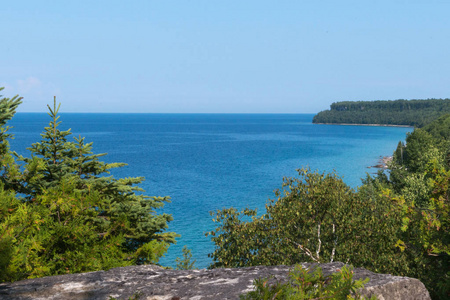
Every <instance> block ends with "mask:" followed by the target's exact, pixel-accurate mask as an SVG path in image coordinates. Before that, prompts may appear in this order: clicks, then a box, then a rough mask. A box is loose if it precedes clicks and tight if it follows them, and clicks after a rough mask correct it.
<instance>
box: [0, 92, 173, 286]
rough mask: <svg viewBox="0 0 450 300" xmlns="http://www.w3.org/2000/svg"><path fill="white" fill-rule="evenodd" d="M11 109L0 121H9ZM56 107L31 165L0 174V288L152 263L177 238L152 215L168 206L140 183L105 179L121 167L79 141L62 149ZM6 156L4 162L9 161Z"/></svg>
mask: <svg viewBox="0 0 450 300" xmlns="http://www.w3.org/2000/svg"><path fill="white" fill-rule="evenodd" d="M7 101H9V100H8V99H2V100H1V102H0V107H2V106H1V105H3V106H5V107H8V106H7V105H6V104H9V102H7ZM5 103H6V104H5ZM15 103H16V105H15V106H12V105H10V106H9V107H11V108H10V109H9V110H6V113H5V114H4V115H2V114H1V112H0V118H1V117H4V119H5V120H7V119H8V118H9V119H10V118H11V117H12V115H13V114H14V109H15V107H17V105H18V104H19V103H17V102H14V103H13V104H15ZM59 107H60V106H59V105H58V106H57V105H56V99H54V103H53V107H50V106H49V107H48V108H49V116H50V118H51V120H50V123H49V125H48V126H47V127H45V129H44V132H43V133H42V134H41V136H42V140H41V141H40V142H38V143H34V144H32V145H31V147H30V148H29V150H30V152H31V157H30V158H25V157H19V161H20V162H22V166H21V167H22V169H20V168H19V167H17V165H15V167H13V168H11V167H9V168H3V169H2V170H3V172H2V179H3V183H0V201H1V203H0V205H1V207H2V209H0V250H2V255H0V273H1V274H2V276H0V280H18V279H23V278H32V277H40V276H48V275H56V274H64V273H74V272H85V271H94V270H100V269H108V268H111V267H118V266H126V265H131V264H147V263H157V262H158V260H159V258H160V257H161V256H162V255H163V254H164V253H165V251H166V250H167V247H168V246H169V244H171V243H174V242H175V237H176V236H177V235H176V234H175V233H171V232H164V231H165V230H166V229H167V227H168V225H167V224H168V222H170V221H171V220H172V216H170V215H168V214H157V213H156V210H157V209H158V208H161V207H163V205H164V203H166V202H168V201H169V198H168V197H149V196H146V195H144V194H143V192H144V190H143V189H141V188H140V187H139V186H137V185H138V184H140V183H141V182H142V181H143V180H144V178H142V177H137V178H119V179H116V178H114V177H113V176H111V175H110V174H109V170H110V169H111V168H116V167H121V166H124V165H125V164H123V163H112V164H108V163H105V162H102V161H100V160H99V158H100V157H102V156H104V155H106V154H93V152H92V143H85V141H84V138H82V137H78V138H75V139H74V141H69V140H68V138H69V137H70V135H71V132H70V129H69V130H60V129H59V126H60V124H61V122H60V121H59V115H58V112H59ZM3 124H4V123H3ZM5 149H6V150H5V151H4V154H3V155H2V159H3V161H6V159H11V158H12V157H13V156H12V155H11V152H10V151H9V148H5ZM12 162H13V161H12ZM21 170H23V172H21ZM105 175H106V176H105ZM11 178H14V180H15V182H14V185H12V184H10V183H11ZM7 184H9V185H10V186H11V187H14V189H5V188H6V185H7Z"/></svg>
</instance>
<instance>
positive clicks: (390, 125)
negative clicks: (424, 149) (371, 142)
mask: <svg viewBox="0 0 450 300" xmlns="http://www.w3.org/2000/svg"><path fill="white" fill-rule="evenodd" d="M313 124H321V125H347V126H348V125H350V126H378V127H406V128H407V127H410V128H414V126H411V125H393V124H357V123H313Z"/></svg>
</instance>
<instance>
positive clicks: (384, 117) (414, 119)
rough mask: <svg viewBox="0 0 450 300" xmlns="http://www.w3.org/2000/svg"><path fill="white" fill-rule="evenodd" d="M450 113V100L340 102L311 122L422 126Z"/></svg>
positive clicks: (320, 113) (316, 116)
mask: <svg viewBox="0 0 450 300" xmlns="http://www.w3.org/2000/svg"><path fill="white" fill-rule="evenodd" d="M448 113H450V99H427V100H395V101H354V102H353V101H343V102H336V103H333V104H331V106H330V109H329V110H324V111H321V112H319V113H318V114H317V115H315V116H314V118H313V123H345V124H385V125H408V126H416V127H423V126H424V125H427V124H429V123H430V122H432V121H434V120H435V119H436V118H438V117H440V116H442V115H444V114H448Z"/></svg>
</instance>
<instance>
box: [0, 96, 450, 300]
mask: <svg viewBox="0 0 450 300" xmlns="http://www.w3.org/2000/svg"><path fill="white" fill-rule="evenodd" d="M0 91H1V88H0ZM436 101H437V102H436V103H441V104H442V105H444V104H443V102H442V101H444V100H436ZM20 103H21V98H20V97H18V96H15V97H13V98H1V96H0V160H1V164H0V282H11V281H16V280H21V279H26V278H35V277H43V276H50V275H60V274H67V273H78V272H88V271H96V270H106V269H110V268H114V267H119V266H128V265H136V264H157V263H158V260H159V258H160V257H161V256H162V255H163V254H164V253H165V251H166V250H167V249H168V247H169V246H170V244H173V243H174V242H175V237H176V236H177V234H176V233H173V232H167V229H168V224H169V223H170V221H172V217H171V216H170V215H167V214H164V213H163V214H158V213H157V210H158V209H159V208H161V207H163V205H164V203H166V202H168V201H170V200H169V198H168V197H151V196H146V195H145V194H144V193H143V192H144V191H142V189H141V188H140V187H139V184H140V183H141V182H142V180H143V178H140V177H138V178H114V177H113V176H111V175H110V174H109V170H111V169H112V168H118V167H122V166H124V164H123V163H104V162H102V161H101V160H100V158H101V157H102V156H104V155H106V154H104V153H102V154H94V153H93V151H92V143H89V142H86V141H85V139H84V138H82V137H75V138H73V139H70V137H71V132H70V130H66V131H64V130H61V129H60V123H61V122H60V121H59V115H58V112H59V105H58V104H57V103H56V99H54V101H53V105H51V106H48V115H49V124H48V126H47V127H45V128H44V129H43V132H42V134H41V138H42V139H41V141H39V142H36V143H34V144H32V145H30V147H29V148H28V150H29V151H30V153H31V156H30V157H22V156H20V155H17V154H16V153H15V152H14V151H13V150H11V149H10V147H9V141H10V139H11V138H13V136H12V135H11V134H10V133H9V130H10V127H8V125H7V123H8V121H9V120H10V119H12V118H13V117H14V114H15V111H16V109H17V107H18V106H19V105H20ZM407 103H409V102H407ZM336 105H337V104H336ZM418 105H419V104H418ZM336 107H338V106H336ZM344 107H348V106H344ZM393 150H395V151H394V153H393V159H392V162H391V163H390V164H389V168H388V171H382V170H380V171H379V172H378V174H377V175H376V176H369V175H367V177H366V178H364V179H363V180H362V184H361V186H359V187H358V188H357V189H353V188H350V187H349V186H348V185H346V184H345V183H344V181H343V180H342V178H341V177H340V176H339V175H338V174H335V173H331V174H327V173H321V172H319V171H313V170H309V169H300V170H298V176H296V177H289V178H284V179H283V181H282V185H281V188H280V189H279V190H278V191H277V192H276V195H275V199H272V200H270V201H269V202H268V203H267V205H266V212H265V213H264V214H262V215H258V214H257V211H256V210H254V209H251V208H246V209H244V210H242V211H238V210H237V209H235V208H227V209H222V210H217V211H215V212H212V215H213V221H214V222H215V223H216V224H217V226H216V228H215V229H214V230H212V231H211V232H208V233H207V236H208V237H209V238H211V240H212V242H213V243H214V245H215V248H214V251H213V253H211V254H210V258H211V259H212V264H211V266H210V268H223V267H226V268H229V267H247V266H255V265H280V264H283V265H294V264H297V263H299V262H319V263H322V262H333V261H342V262H344V263H347V264H349V265H353V266H354V267H364V268H366V269H369V270H371V271H374V272H379V273H389V274H393V275H400V276H408V277H414V278H418V279H420V280H421V281H422V282H423V283H424V284H425V285H426V287H427V289H428V290H429V291H430V293H431V295H432V297H433V299H448V297H449V296H450V294H449V291H450V271H449V270H450V259H449V258H450V232H449V229H450V228H449V227H450V224H449V223H450V221H449V211H450V205H449V204H450V203H449V196H450V195H449V194H450V191H449V185H450V114H445V115H441V116H440V117H438V118H436V119H435V120H434V121H431V122H427V124H426V125H425V126H423V127H422V128H416V129H415V130H414V131H413V132H412V133H409V134H408V135H407V137H406V142H405V143H403V142H399V144H398V146H397V148H396V149H393ZM184 254H185V260H184V261H181V260H180V261H178V265H180V266H181V268H192V267H193V264H192V263H190V262H189V257H190V256H189V252H188V250H185V251H184Z"/></svg>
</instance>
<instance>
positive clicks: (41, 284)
mask: <svg viewBox="0 0 450 300" xmlns="http://www.w3.org/2000/svg"><path fill="white" fill-rule="evenodd" d="M302 265H303V267H314V266H315V264H307V263H304V264H302ZM343 265H344V264H343V263H329V264H321V265H320V267H321V268H322V270H323V273H324V274H326V275H328V274H330V273H333V272H336V270H337V269H339V268H341V267H342V266H343ZM290 269H292V267H289V266H272V267H267V266H258V267H250V268H240V269H214V270H205V269H203V270H190V271H178V270H165V269H163V268H160V267H157V266H151V265H146V266H131V267H124V268H116V269H111V270H109V271H98V272H90V273H82V274H70V275H60V276H52V277H44V278H38V279H28V280H22V281H18V282H14V283H8V284H5V283H3V284H0V299H5V300H6V299H17V300H18V299H27V300H28V299H42V300H43V299H46V300H47V299H67V300H71V299H102V300H103V299H105V300H106V299H110V297H114V298H116V299H128V298H129V297H130V296H133V295H135V294H136V293H139V294H140V297H139V299H146V300H157V299H158V300H159V299H161V300H162V299H168V300H178V299H191V300H200V299H239V295H241V294H243V293H245V292H248V291H250V290H251V289H252V287H253V280H254V279H255V278H260V277H269V276H270V275H272V276H274V277H273V278H274V280H280V281H285V280H286V279H287V275H288V272H289V270H290ZM367 277H369V278H370V281H369V283H367V284H366V286H365V287H364V289H363V290H362V291H361V293H362V294H363V295H367V296H370V295H376V296H378V299H380V300H388V299H405V300H406V299H408V300H412V299H417V300H419V299H420V300H422V299H430V296H429V294H428V291H427V290H426V289H425V286H424V285H423V284H422V283H421V282H420V281H419V280H417V279H413V278H407V277H398V276H391V275H385V274H376V273H372V272H370V271H367V270H365V269H361V268H356V269H355V270H354V277H353V278H354V279H361V278H363V279H364V278H367Z"/></svg>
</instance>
